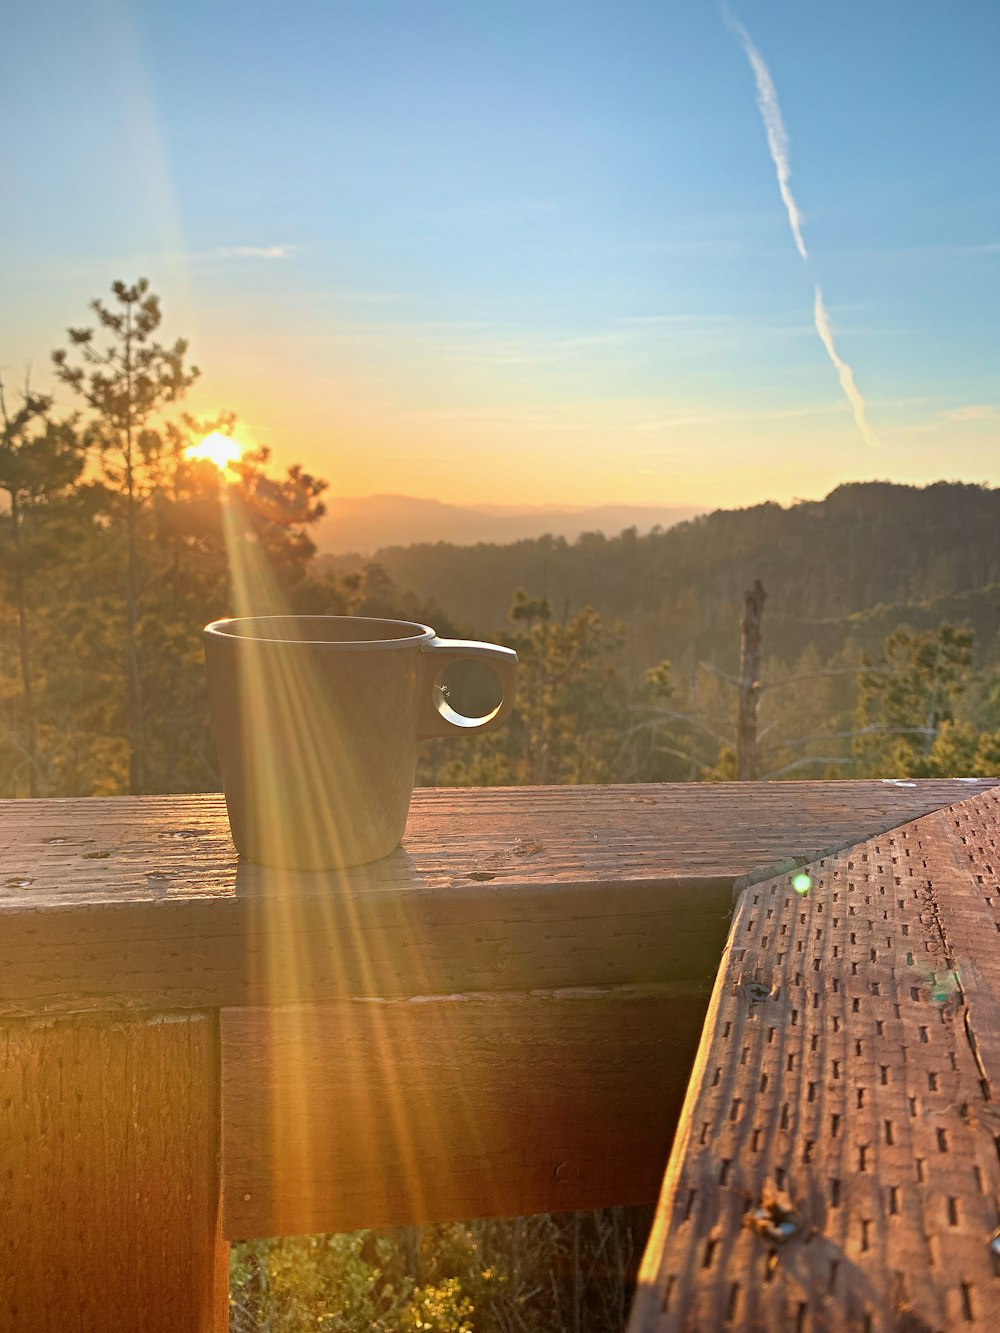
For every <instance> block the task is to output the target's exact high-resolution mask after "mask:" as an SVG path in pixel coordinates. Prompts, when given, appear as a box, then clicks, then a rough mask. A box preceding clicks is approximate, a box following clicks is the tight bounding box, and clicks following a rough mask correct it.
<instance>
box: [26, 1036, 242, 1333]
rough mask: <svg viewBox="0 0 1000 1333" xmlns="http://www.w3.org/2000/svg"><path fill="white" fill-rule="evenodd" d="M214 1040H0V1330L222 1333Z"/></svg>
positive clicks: (223, 1257)
mask: <svg viewBox="0 0 1000 1333" xmlns="http://www.w3.org/2000/svg"><path fill="white" fill-rule="evenodd" d="M218 1154H219V1132H218V1028H217V1022H216V1019H215V1018H214V1016H212V1015H207V1014H197V1013H192V1014H185V1015H170V1016H164V1017H161V1018H158V1019H147V1020H144V1021H137V1020H135V1019H133V1020H132V1021H130V1022H129V1023H127V1024H126V1023H119V1022H116V1021H114V1020H112V1019H104V1018H97V1019H69V1020H59V1021H56V1022H33V1021H7V1022H5V1023H2V1024H0V1328H3V1329H4V1331H5V1333H50V1330H51V1333H69V1331H70V1330H72V1331H73V1333H108V1330H112V1329H113V1330H128V1331H129V1333H223V1330H225V1329H226V1328H227V1326H228V1278H229V1271H228V1247H227V1246H226V1245H225V1244H224V1242H223V1241H222V1239H221V1230H220V1216H221V1209H220V1203H219V1169H218Z"/></svg>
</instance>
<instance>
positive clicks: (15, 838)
mask: <svg viewBox="0 0 1000 1333" xmlns="http://www.w3.org/2000/svg"><path fill="white" fill-rule="evenodd" d="M990 785H991V784H990V783H989V782H986V781H983V782H974V783H965V782H960V781H926V782H917V783H912V784H911V783H882V782H859V783H810V782H802V783H798V782H795V783H724V784H708V785H702V786H699V785H669V786H630V787H576V788H530V789H494V790H485V791H470V790H464V789H463V790H459V791H421V792H417V793H416V794H415V796H414V803H413V809H412V813H411V819H410V823H409V825H408V827H407V836H406V838H405V840H404V844H403V847H402V849H400V850H399V851H397V852H396V853H394V854H393V856H391V857H388V858H386V860H385V861H382V862H378V863H377V864H376V865H374V866H369V867H360V868H358V869H356V870H351V871H344V872H339V873H329V874H327V873H312V874H307V873H298V874H295V873H284V874H283V873H281V872H276V871H266V870H261V869H259V868H257V867H253V866H249V865H246V864H238V863H237V860H236V858H235V855H234V852H233V849H232V844H231V842H230V840H229V834H228V827H227V824H226V820H225V811H224V806H223V804H222V801H221V798H219V797H213V796H186V797H147V798H140V799H136V798H111V799H107V800H104V799H102V800H80V801H75V800H66V801H16V802H14V801H12V802H5V803H3V804H2V818H0V918H2V926H3V928H2V931H0V1014H7V1015H10V1016H17V1015H30V1014H37V1013H50V1014H56V1013H74V1012H86V1011H89V1010H97V1009H113V1010H117V1011H118V1012H121V1011H123V1010H128V1009H138V1010H148V1009H153V1010H161V1009H181V1008H206V1007H214V1006H220V1005H255V1004H265V1003H274V1004H283V1003H291V1002H297V1001H300V1000H304V999H306V998H308V999H310V1000H316V1001H320V1000H326V999H337V998H344V997H348V996H351V995H385V996H398V995H407V994H417V993H448V992H451V991H468V990H496V989H506V990H525V989H533V988H535V987H537V986H540V985H541V986H549V987H559V986H575V985H595V984H596V985H603V984H619V983H620V984H629V983H632V982H636V981H658V980H662V979H663V975H664V974H663V968H662V966H661V963H662V959H663V958H664V956H665V955H664V954H663V952H662V946H664V945H669V943H670V941H671V939H674V940H675V943H676V942H677V941H678V940H679V939H680V937H681V936H682V935H684V934H685V933H687V935H689V936H691V937H692V938H695V937H699V931H701V932H702V934H701V936H700V937H699V938H701V940H702V943H701V944H699V945H698V946H697V950H696V952H697V951H700V953H699V961H698V964H697V966H698V967H699V968H700V967H701V961H700V959H701V956H702V955H703V952H704V948H705V947H707V941H708V940H709V939H712V940H714V938H715V935H716V924H717V923H715V922H712V921H710V920H709V919H708V918H709V917H710V915H711V914H712V913H713V912H714V911H715V907H714V903H715V902H716V901H717V900H718V896H719V894H720V893H722V891H723V890H724V889H725V886H726V885H728V884H729V883H731V882H732V880H733V879H735V878H736V877H737V876H739V875H742V874H744V873H746V872H747V871H749V870H752V869H753V868H754V867H756V866H759V865H761V864H765V863H769V862H774V861H776V860H779V859H782V858H785V857H797V858H802V857H809V856H815V855H817V854H818V853H820V852H822V851H823V850H825V849H827V848H829V847H833V846H840V845H843V844H844V843H845V842H852V841H857V840H859V839H860V838H863V837H865V836H867V835H868V834H870V833H871V832H873V831H879V830H882V829H886V828H891V827H894V826H895V825H896V824H899V823H900V822H902V821H905V820H906V819H909V818H912V817H914V816H915V815H917V814H923V813H926V812H928V811H930V810H934V809H938V808H941V807H942V806H947V805H950V804H952V803H953V802H955V801H956V800H961V799H963V798H964V797H966V796H968V795H971V794H973V793H974V792H976V791H982V790H985V789H987V788H988V787H989V786H990ZM692 888H700V889H703V890H704V892H705V893H706V894H707V895H708V896H707V897H706V898H705V899H704V900H703V901H701V902H700V903H695V904H693V905H692V909H691V910H692V913H693V914H690V913H689V914H688V915H687V916H686V917H685V915H684V911H683V910H682V908H681V905H680V903H679V900H678V899H677V897H676V896H675V895H676V894H680V895H681V896H682V897H683V896H684V895H685V894H686V895H688V897H689V898H690V890H691V889H692ZM699 922H700V924H699ZM706 922H707V933H706ZM685 952H686V950H685V949H682V948H679V947H675V948H674V950H673V954H672V955H669V958H670V959H671V961H670V962H669V963H668V966H667V974H668V975H669V972H670V968H671V967H672V966H674V962H673V961H672V960H673V959H674V958H675V957H676V956H679V955H680V956H682V955H683V954H684V953H685Z"/></svg>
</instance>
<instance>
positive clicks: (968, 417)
mask: <svg viewBox="0 0 1000 1333" xmlns="http://www.w3.org/2000/svg"><path fill="white" fill-rule="evenodd" d="M938 416H939V417H944V418H945V420H946V421H996V420H998V419H1000V407H997V406H996V404H995V403H966V404H965V406H964V407H951V408H949V409H948V410H947V411H945V412H939V413H938Z"/></svg>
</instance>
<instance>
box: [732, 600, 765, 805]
mask: <svg viewBox="0 0 1000 1333" xmlns="http://www.w3.org/2000/svg"><path fill="white" fill-rule="evenodd" d="M766 600H767V593H766V592H765V591H764V585H763V584H762V583H761V581H760V579H754V582H753V587H752V588H751V589H750V590H749V591H748V592H747V593H746V594H745V596H744V599H743V619H742V620H741V621H740V679H739V691H740V700H739V713H738V717H737V723H736V777H737V779H738V780H739V781H740V782H752V781H753V780H754V778H755V777H756V776H757V705H758V703H759V702H760V656H761V621H762V620H763V618H764V603H765V601H766Z"/></svg>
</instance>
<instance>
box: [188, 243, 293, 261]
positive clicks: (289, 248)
mask: <svg viewBox="0 0 1000 1333" xmlns="http://www.w3.org/2000/svg"><path fill="white" fill-rule="evenodd" d="M294 253H295V246H294V245H226V246H223V247H222V248H221V249H219V250H211V251H210V252H209V253H208V254H207V255H206V256H205V257H206V258H207V259H291V257H292V255H293V254H294Z"/></svg>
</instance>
